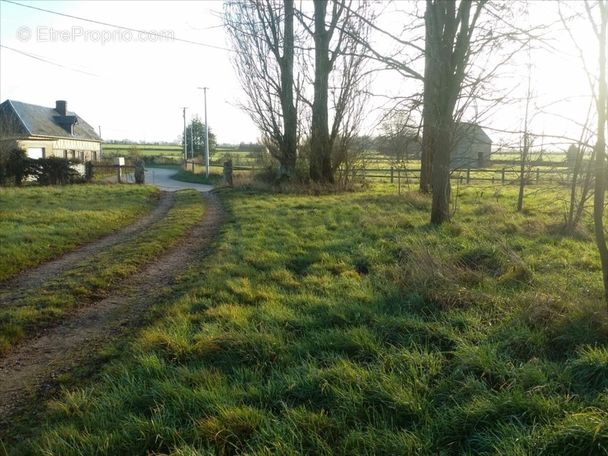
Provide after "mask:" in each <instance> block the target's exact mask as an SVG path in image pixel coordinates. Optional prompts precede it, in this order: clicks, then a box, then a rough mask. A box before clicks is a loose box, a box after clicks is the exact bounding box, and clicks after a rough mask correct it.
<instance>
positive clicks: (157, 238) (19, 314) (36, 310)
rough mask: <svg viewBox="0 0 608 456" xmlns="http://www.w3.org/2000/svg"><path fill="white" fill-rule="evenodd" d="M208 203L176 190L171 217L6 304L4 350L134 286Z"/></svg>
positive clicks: (0, 341)
mask: <svg viewBox="0 0 608 456" xmlns="http://www.w3.org/2000/svg"><path fill="white" fill-rule="evenodd" d="M202 214H203V204H202V200H201V196H200V194H199V193H198V192H195V191H192V190H183V191H180V192H177V193H176V201H175V204H174V206H173V207H172V208H171V209H170V210H169V212H168V213H167V215H166V217H164V218H163V219H162V220H160V221H158V222H156V223H155V224H154V225H152V226H151V227H150V228H149V229H147V230H145V231H144V232H142V233H141V234H139V235H137V236H135V237H134V238H132V239H130V240H129V241H127V242H126V243H122V244H117V245H114V246H112V247H111V248H109V249H107V250H105V251H103V252H100V253H98V254H95V255H93V256H92V257H90V258H88V259H87V260H85V261H83V262H81V263H79V264H78V265H77V266H75V267H74V268H72V269H70V270H68V271H66V272H63V273H61V274H59V275H57V276H56V277H54V278H53V279H52V280H49V281H47V282H45V283H44V284H43V285H42V286H41V287H39V288H37V289H33V290H30V291H29V292H28V293H27V294H26V295H25V296H23V297H20V298H19V299H18V300H17V301H16V302H13V303H11V305H10V306H3V307H2V308H0V354H1V353H2V352H4V351H6V350H8V349H9V348H10V347H11V346H13V345H14V344H16V343H18V342H19V341H21V340H23V339H24V338H25V337H27V336H28V335H30V334H32V333H33V332H34V331H35V330H37V329H38V328H40V327H42V326H45V325H48V324H50V323H52V322H54V321H56V320H57V319H59V318H61V317H62V316H63V315H64V314H65V313H66V312H67V311H69V310H70V309H72V308H74V307H77V306H82V305H85V304H86V303H88V302H92V301H94V300H99V299H102V298H104V297H105V296H107V295H108V294H109V293H111V292H112V291H113V290H115V289H117V288H120V287H121V286H122V287H125V286H128V279H129V277H131V276H132V275H133V274H134V273H136V272H137V271H138V270H139V269H140V268H141V267H143V266H144V265H145V264H147V263H149V262H151V261H153V260H154V259H155V258H157V257H158V255H160V254H161V253H162V252H163V251H165V250H167V249H168V248H170V247H171V246H172V245H174V244H175V243H176V242H178V241H179V240H180V238H181V237H182V236H183V235H184V234H185V233H186V231H187V230H188V229H189V228H191V227H192V226H193V225H194V224H195V223H196V222H197V221H199V220H200V219H201V217H202Z"/></svg>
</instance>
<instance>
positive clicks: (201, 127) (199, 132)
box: [182, 117, 217, 156]
mask: <svg viewBox="0 0 608 456" xmlns="http://www.w3.org/2000/svg"><path fill="white" fill-rule="evenodd" d="M182 136H183V134H182ZM190 138H192V142H193V144H192V145H191V144H190ZM186 139H187V143H188V153H190V147H191V146H193V149H194V155H201V156H202V155H203V154H204V153H205V124H204V123H203V122H201V120H200V119H199V118H198V117H195V118H194V119H192V120H191V121H190V123H189V124H188V125H187V126H186ZM182 144H183V138H182ZM216 146H217V140H216V138H215V134H214V133H213V131H212V130H211V128H209V150H210V151H213V150H215V147H216Z"/></svg>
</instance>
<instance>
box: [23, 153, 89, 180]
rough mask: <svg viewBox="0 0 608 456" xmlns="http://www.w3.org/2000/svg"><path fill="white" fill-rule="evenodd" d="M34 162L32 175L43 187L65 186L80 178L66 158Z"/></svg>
mask: <svg viewBox="0 0 608 456" xmlns="http://www.w3.org/2000/svg"><path fill="white" fill-rule="evenodd" d="M32 161H33V163H32V168H33V172H32V174H34V175H35V176H36V181H37V182H38V183H39V184H41V185H65V184H69V183H72V182H75V181H77V180H78V178H79V177H80V176H79V174H78V172H77V171H76V170H74V169H72V168H71V167H70V165H71V162H70V161H69V160H67V159H65V158H59V157H48V158H39V159H38V160H35V161H34V160H32Z"/></svg>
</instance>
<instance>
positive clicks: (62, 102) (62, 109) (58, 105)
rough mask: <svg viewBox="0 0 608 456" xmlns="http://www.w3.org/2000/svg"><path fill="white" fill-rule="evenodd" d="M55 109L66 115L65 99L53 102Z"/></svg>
mask: <svg viewBox="0 0 608 456" xmlns="http://www.w3.org/2000/svg"><path fill="white" fill-rule="evenodd" d="M55 111H57V112H58V113H59V114H60V115H62V116H67V115H68V102H67V101H65V100H57V101H56V102H55Z"/></svg>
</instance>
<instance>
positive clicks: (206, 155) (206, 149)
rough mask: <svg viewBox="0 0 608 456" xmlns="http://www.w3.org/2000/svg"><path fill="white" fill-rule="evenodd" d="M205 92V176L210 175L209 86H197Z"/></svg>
mask: <svg viewBox="0 0 608 456" xmlns="http://www.w3.org/2000/svg"><path fill="white" fill-rule="evenodd" d="M197 89H202V90H203V92H204V94H205V177H209V123H208V122H207V89H208V87H197Z"/></svg>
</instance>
